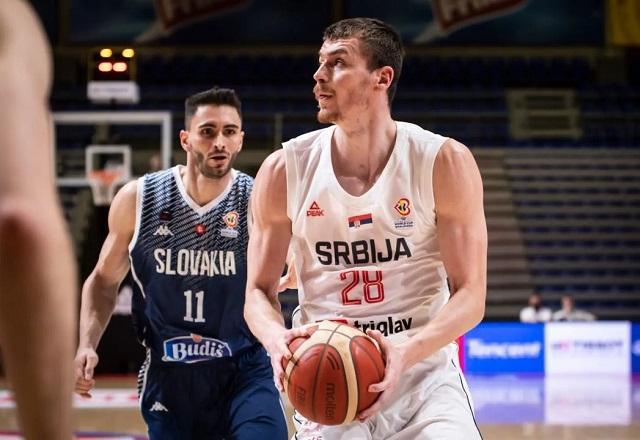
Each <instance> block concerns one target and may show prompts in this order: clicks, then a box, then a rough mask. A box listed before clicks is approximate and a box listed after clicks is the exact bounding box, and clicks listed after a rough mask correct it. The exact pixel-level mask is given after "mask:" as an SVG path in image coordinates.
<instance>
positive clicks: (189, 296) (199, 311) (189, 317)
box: [184, 290, 204, 322]
mask: <svg viewBox="0 0 640 440" xmlns="http://www.w3.org/2000/svg"><path fill="white" fill-rule="evenodd" d="M184 296H185V300H186V304H185V312H184V320H185V321H188V322H204V312H203V310H204V307H203V303H204V290H200V291H199V292H196V294H195V297H196V318H195V319H193V297H194V295H193V292H192V291H191V290H187V291H186V292H184Z"/></svg>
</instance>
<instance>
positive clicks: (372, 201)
mask: <svg viewBox="0 0 640 440" xmlns="http://www.w3.org/2000/svg"><path fill="white" fill-rule="evenodd" d="M396 126H397V135H396V143H395V146H394V148H393V152H392V154H391V156H390V158H389V161H388V163H387V164H386V166H385V168H384V170H383V171H382V173H381V174H380V176H379V178H378V180H377V181H376V182H375V184H374V185H373V186H372V187H371V189H369V190H368V191H367V192H366V193H365V194H363V195H361V196H358V197H355V196H353V195H351V194H349V193H347V192H346V191H345V190H344V189H343V188H342V186H341V185H340V184H339V183H338V180H337V178H336V177H335V173H334V171H333V166H332V163H331V140H332V137H333V133H334V130H335V127H329V128H326V129H323V130H318V131H314V132H311V133H307V134H305V135H302V136H300V137H297V138H295V139H292V140H290V141H288V142H286V143H284V144H283V147H284V151H285V160H286V172H287V211H288V215H289V218H290V219H291V222H292V230H293V231H292V232H293V237H292V245H291V249H292V251H293V252H294V253H295V265H296V271H297V274H298V277H299V290H298V292H299V301H300V305H301V309H302V316H301V323H302V324H307V323H310V322H315V321H320V320H324V319H329V320H337V321H342V322H346V323H348V324H350V325H353V326H355V327H358V328H360V329H362V330H367V329H378V330H380V331H381V332H382V333H383V334H385V335H386V336H388V337H390V338H391V339H393V340H395V341H399V340H404V339H405V338H407V337H410V336H412V335H413V334H415V333H416V331H417V330H419V329H420V328H421V327H423V326H425V325H426V324H427V323H428V322H429V320H430V319H431V318H432V317H433V316H434V315H435V314H436V313H437V312H438V311H439V310H440V309H441V308H442V307H443V306H444V304H445V303H446V302H447V301H448V299H449V289H448V286H447V277H446V273H445V270H444V266H443V263H442V259H441V257H440V251H439V247H438V241H437V236H436V227H435V220H436V219H435V210H434V199H433V185H432V174H433V164H434V160H435V157H436V154H437V153H438V151H439V150H440V147H441V146H442V144H443V143H444V141H445V139H446V138H444V137H442V136H439V135H436V134H433V133H431V132H429V131H426V130H423V129H422V128H420V127H418V126H416V125H413V124H408V123H404V122H396Z"/></svg>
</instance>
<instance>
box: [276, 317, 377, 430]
mask: <svg viewBox="0 0 640 440" xmlns="http://www.w3.org/2000/svg"><path fill="white" fill-rule="evenodd" d="M312 331H313V332H312V333H311V335H310V336H309V337H299V338H295V339H294V340H293V341H291V343H290V344H289V349H290V351H291V353H292V355H293V356H292V357H291V359H290V360H286V359H283V367H284V372H285V378H284V388H285V392H286V393H287V396H288V397H289V401H290V402H291V404H292V405H293V407H294V408H295V409H296V410H297V411H298V412H299V413H300V414H302V415H303V416H304V417H306V418H307V419H309V420H312V421H314V422H317V423H320V424H323V425H340V424H343V423H349V422H351V421H353V420H354V418H355V417H356V415H357V414H358V413H359V412H360V411H362V410H364V409H366V408H368V407H369V406H371V405H372V404H373V403H374V402H375V401H376V399H377V398H378V395H379V394H380V393H370V392H369V391H368V388H369V385H371V384H374V383H378V382H380V381H382V378H383V377H384V368H385V362H384V358H383V356H382V353H381V352H380V350H379V348H378V346H377V345H376V343H375V342H374V341H373V340H372V339H371V338H370V337H369V336H367V335H366V334H365V333H363V332H362V331H360V330H358V329H356V328H353V327H351V326H348V325H346V324H340V323H337V322H331V321H322V322H321V323H320V324H318V326H317V327H316V328H315V330H312Z"/></svg>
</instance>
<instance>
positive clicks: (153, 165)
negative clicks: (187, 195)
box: [147, 153, 162, 173]
mask: <svg viewBox="0 0 640 440" xmlns="http://www.w3.org/2000/svg"><path fill="white" fill-rule="evenodd" d="M161 169H162V158H161V157H160V153H153V155H152V156H151V157H150V158H149V169H148V170H147V172H148V173H155V172H156V171H160V170H161Z"/></svg>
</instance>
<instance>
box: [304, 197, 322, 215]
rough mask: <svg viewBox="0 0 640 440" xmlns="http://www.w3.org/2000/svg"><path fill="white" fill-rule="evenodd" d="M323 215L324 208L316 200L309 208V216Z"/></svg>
mask: <svg viewBox="0 0 640 440" xmlns="http://www.w3.org/2000/svg"><path fill="white" fill-rule="evenodd" d="M323 215H324V209H321V208H320V205H318V202H316V201H315V200H314V201H313V203H312V204H311V206H309V209H307V217H322V216H323Z"/></svg>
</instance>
